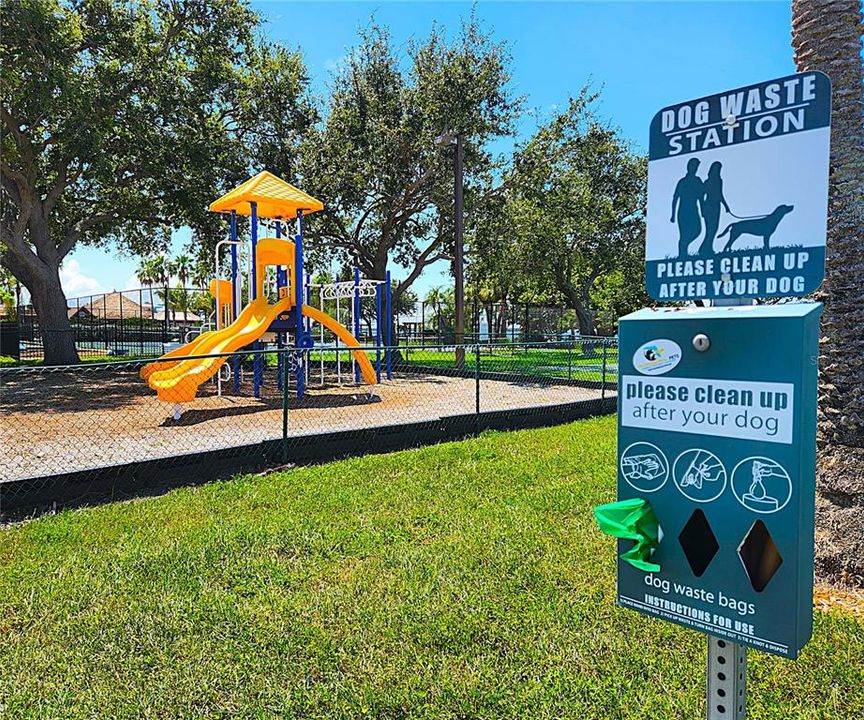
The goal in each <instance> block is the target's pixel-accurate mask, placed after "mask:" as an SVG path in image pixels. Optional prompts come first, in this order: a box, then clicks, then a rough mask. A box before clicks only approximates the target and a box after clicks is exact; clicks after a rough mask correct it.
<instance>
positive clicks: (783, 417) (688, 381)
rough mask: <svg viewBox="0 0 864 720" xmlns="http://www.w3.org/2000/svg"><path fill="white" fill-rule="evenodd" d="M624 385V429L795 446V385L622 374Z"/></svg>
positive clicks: (621, 401)
mask: <svg viewBox="0 0 864 720" xmlns="http://www.w3.org/2000/svg"><path fill="white" fill-rule="evenodd" d="M619 385H620V386H619V388H618V393H619V399H618V403H619V412H620V413H621V424H622V425H623V426H625V427H637V428H649V429H652V430H663V431H665V432H682V433H693V434H695V435H714V436H718V437H729V438H741V439H744V440H762V441H765V442H774V443H783V444H785V445H789V444H791V443H792V422H793V404H794V386H793V385H792V384H791V383H775V382H750V381H747V380H708V379H701V378H699V379H697V378H664V377H645V376H634V375H622V376H621V382H620V384H619Z"/></svg>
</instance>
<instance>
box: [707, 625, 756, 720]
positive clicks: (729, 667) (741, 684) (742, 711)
mask: <svg viewBox="0 0 864 720" xmlns="http://www.w3.org/2000/svg"><path fill="white" fill-rule="evenodd" d="M707 637H708V665H707V673H708V684H707V691H708V692H707V701H708V713H707V718H708V720H744V718H745V717H746V715H747V648H746V647H745V646H744V645H739V644H738V643H732V642H729V641H727V640H721V639H720V638H717V637H714V636H713V635H708V636H707Z"/></svg>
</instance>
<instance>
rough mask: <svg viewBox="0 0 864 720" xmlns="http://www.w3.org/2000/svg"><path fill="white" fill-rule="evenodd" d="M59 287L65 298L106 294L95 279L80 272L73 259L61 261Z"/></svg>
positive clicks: (77, 264)
mask: <svg viewBox="0 0 864 720" xmlns="http://www.w3.org/2000/svg"><path fill="white" fill-rule="evenodd" d="M60 285H61V287H62V288H63V292H64V293H65V294H66V297H67V298H75V297H81V296H82V295H98V294H100V293H104V292H107V291H106V289H105V288H104V287H102V284H101V283H100V282H99V281H98V280H97V279H96V278H94V277H90V276H89V275H85V274H84V273H83V272H81V265H80V263H79V262H78V261H77V260H76V259H75V258H66V260H64V261H63V265H62V266H61V267H60Z"/></svg>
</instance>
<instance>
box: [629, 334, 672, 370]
mask: <svg viewBox="0 0 864 720" xmlns="http://www.w3.org/2000/svg"><path fill="white" fill-rule="evenodd" d="M679 362H681V346H680V345H679V344H678V343H676V342H675V341H674V340H668V339H666V338H660V339H658V340H649V341H648V342H647V343H644V344H643V345H640V346H639V348H638V349H637V350H636V352H635V353H633V367H634V369H635V370H636V372H639V373H642V374H643V375H663V374H665V373H667V372H669V371H670V370H672V369H674V368H675V366H676V365H678V363H679Z"/></svg>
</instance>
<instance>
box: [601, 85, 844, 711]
mask: <svg viewBox="0 0 864 720" xmlns="http://www.w3.org/2000/svg"><path fill="white" fill-rule="evenodd" d="M830 95H831V86H830V82H829V80H828V78H827V77H826V76H825V75H823V74H821V73H818V72H809V73H801V74H798V75H793V76H789V77H785V78H780V79H777V80H771V81H768V82H764V83H759V84H756V85H751V86H748V87H744V88H737V89H734V90H729V91H727V92H723V93H719V94H716V95H711V96H708V97H704V98H699V99H697V100H691V101H689V102H684V103H680V104H678V105H672V106H670V107H667V108H664V109H663V110H661V111H660V112H659V113H657V115H656V116H655V117H654V120H653V121H652V123H651V131H650V132H651V136H650V160H649V175H648V219H647V240H646V286H647V289H648V292H649V294H650V295H651V296H652V297H654V298H656V299H658V300H660V301H666V302H669V303H671V302H676V303H677V304H678V305H679V306H678V307H671V306H667V307H659V308H650V309H644V310H640V311H638V312H635V313H632V314H630V315H627V316H625V317H623V318H621V319H620V321H619V362H618V372H619V377H618V501H617V502H614V503H610V504H608V505H601V506H599V507H597V508H595V511H594V514H595V517H596V518H597V521H598V523H599V525H600V527H601V529H602V530H604V531H605V532H607V533H608V534H610V535H613V536H615V537H617V538H619V539H618V604H619V605H621V606H622V607H625V608H628V609H630V610H635V611H637V612H640V613H644V614H646V615H649V616H653V617H656V618H662V619H664V620H667V621H670V622H674V623H677V624H679V625H683V626H686V627H690V628H693V629H695V630H699V631H701V632H704V633H706V634H707V635H708V639H709V641H708V671H707V698H708V702H707V711H708V712H707V717H708V718H709V720H711V719H713V718H735V719H737V720H740V718H743V717H744V715H745V712H746V691H745V688H746V650H747V648H748V647H749V648H756V649H758V650H762V651H765V652H769V653H773V654H776V655H780V656H783V657H786V658H795V657H797V656H798V653H799V651H800V650H801V648H802V647H803V646H804V645H805V644H806V643H807V641H808V640H809V638H810V635H811V632H812V624H813V524H814V509H815V474H816V385H817V362H818V352H819V348H818V338H819V316H820V313H821V309H822V306H821V305H820V304H819V303H814V302H805V301H798V302H790V303H784V304H773V305H755V304H753V303H752V301H750V300H745V299H744V298H753V297H756V298H765V297H799V298H800V296H802V295H804V294H806V293H808V292H811V291H812V290H814V289H815V288H817V287H818V285H819V283H820V282H821V280H822V275H823V265H824V257H825V239H826V215H827V195H828V156H829V144H828V143H829V137H830ZM682 300H710V301H712V303H713V307H681V306H680V301H682Z"/></svg>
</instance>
